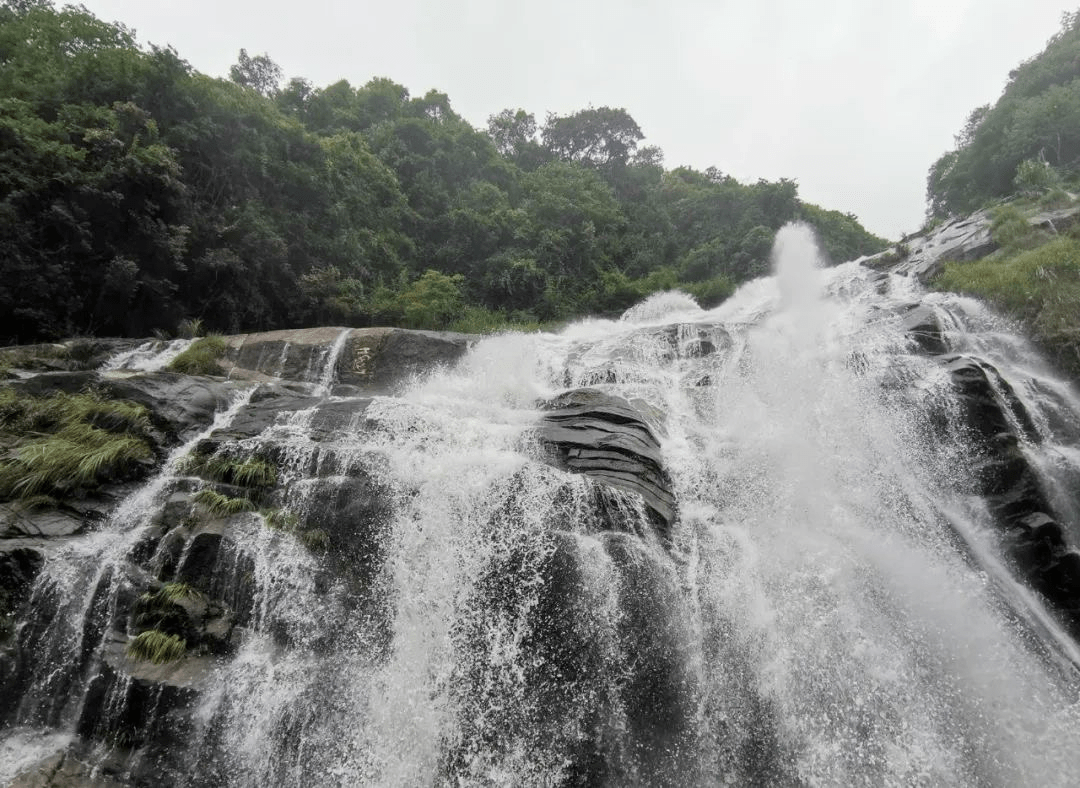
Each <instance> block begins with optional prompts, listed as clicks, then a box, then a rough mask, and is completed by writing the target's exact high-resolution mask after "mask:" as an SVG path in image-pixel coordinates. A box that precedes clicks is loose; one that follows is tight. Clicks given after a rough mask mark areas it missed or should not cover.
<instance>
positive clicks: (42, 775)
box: [8, 749, 131, 788]
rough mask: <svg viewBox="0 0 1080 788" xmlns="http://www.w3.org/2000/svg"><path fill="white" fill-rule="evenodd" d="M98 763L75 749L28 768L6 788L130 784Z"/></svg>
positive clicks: (116, 786) (113, 787)
mask: <svg viewBox="0 0 1080 788" xmlns="http://www.w3.org/2000/svg"><path fill="white" fill-rule="evenodd" d="M97 761H98V759H97V758H95V757H93V756H87V755H79V754H77V753H75V752H74V749H72V750H64V751H62V752H59V753H56V754H54V755H50V756H48V757H45V758H42V759H41V760H40V761H39V762H38V763H36V764H33V765H32V766H29V767H28V768H27V769H25V770H24V771H23V772H22V773H21V774H19V775H18V776H16V777H15V779H14V780H12V781H11V783H9V785H8V788H123V786H129V785H130V784H131V783H130V782H128V781H127V780H125V779H123V778H122V777H121V776H120V775H115V776H114V775H112V774H110V773H108V772H106V771H105V770H103V769H102V768H101V765H100V763H98V762H97Z"/></svg>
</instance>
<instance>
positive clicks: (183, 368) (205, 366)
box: [168, 334, 227, 375]
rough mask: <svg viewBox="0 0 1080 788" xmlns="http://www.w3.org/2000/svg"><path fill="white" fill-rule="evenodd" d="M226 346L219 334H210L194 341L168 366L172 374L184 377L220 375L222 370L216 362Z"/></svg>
mask: <svg viewBox="0 0 1080 788" xmlns="http://www.w3.org/2000/svg"><path fill="white" fill-rule="evenodd" d="M226 348H227V345H226V344H225V339H224V338H223V337H222V336H221V335H219V334H210V335H209V336H205V337H202V338H201V339H197V340H195V342H193V343H192V345H191V347H189V348H188V349H187V350H185V351H184V352H183V353H181V354H180V355H178V356H177V357H176V358H174V359H173V360H172V362H171V363H170V364H169V367H168V369H169V370H170V371H172V372H180V373H182V374H184V375H220V374H222V372H223V370H222V369H221V365H220V364H219V363H218V361H219V360H220V359H221V357H222V356H224V355H225V350H226Z"/></svg>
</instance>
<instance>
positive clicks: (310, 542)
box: [259, 509, 330, 553]
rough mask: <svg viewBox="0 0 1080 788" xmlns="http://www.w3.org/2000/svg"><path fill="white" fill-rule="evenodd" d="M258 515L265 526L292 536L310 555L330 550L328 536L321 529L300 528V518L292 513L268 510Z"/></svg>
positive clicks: (283, 510) (281, 510) (282, 510)
mask: <svg viewBox="0 0 1080 788" xmlns="http://www.w3.org/2000/svg"><path fill="white" fill-rule="evenodd" d="M259 514H260V515H261V516H262V519H263V522H264V523H266V525H267V526H269V527H270V528H274V529H276V530H278V531H282V532H283V533H287V534H289V535H291V536H294V537H295V538H296V539H298V540H299V541H300V543H301V544H302V545H304V547H306V548H307V549H308V550H309V551H311V552H312V553H325V552H326V551H327V550H329V549H330V534H328V533H327V532H326V531H325V530H323V529H322V528H309V527H304V526H302V525H301V524H300V518H299V517H297V516H296V515H295V514H294V513H293V512H290V511H287V510H285V509H268V510H263V511H261V512H259Z"/></svg>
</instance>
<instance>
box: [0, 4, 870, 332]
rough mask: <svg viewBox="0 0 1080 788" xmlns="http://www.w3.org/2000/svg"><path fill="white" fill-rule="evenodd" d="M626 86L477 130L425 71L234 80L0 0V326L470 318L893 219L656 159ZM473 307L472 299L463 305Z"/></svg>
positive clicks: (584, 304) (836, 239) (662, 277)
mask: <svg viewBox="0 0 1080 788" xmlns="http://www.w3.org/2000/svg"><path fill="white" fill-rule="evenodd" d="M643 142H644V134H643V132H642V130H641V129H640V128H639V127H638V125H637V123H636V122H635V121H634V119H633V118H632V117H631V116H630V114H629V113H628V112H627V111H626V110H624V109H617V108H609V107H598V108H593V107H590V108H588V109H584V110H582V111H580V112H576V113H573V114H571V115H567V116H555V115H551V116H549V117H547V118H546V119H545V120H544V122H543V123H538V122H537V120H536V118H535V117H534V116H533V115H531V114H529V113H526V112H524V111H523V110H509V109H508V110H505V111H503V112H501V113H498V114H496V115H494V116H492V117H491V119H490V122H489V125H488V128H487V129H486V130H478V129H476V128H474V127H472V126H471V125H470V124H469V123H467V122H466V121H464V120H463V119H462V118H461V117H459V116H458V115H457V114H456V113H455V112H454V110H453V108H452V106H451V103H450V99H449V97H448V96H447V95H446V94H444V93H440V92H438V91H436V90H431V91H429V92H427V93H426V94H425V95H423V96H411V95H410V94H409V91H408V90H407V89H406V88H405V87H403V86H402V85H399V84H396V83H395V82H393V81H391V80H389V79H385V78H375V79H372V80H371V81H369V82H368V83H367V84H365V85H363V86H361V87H354V86H353V85H350V84H349V83H348V82H346V81H340V82H337V83H335V84H332V85H327V86H323V87H317V86H314V85H312V84H311V83H310V82H308V81H306V80H304V79H301V78H293V79H291V80H288V81H287V82H284V84H283V81H282V78H281V72H280V69H279V68H278V67H277V66H276V65H275V64H274V63H273V61H272V60H270V58H269V57H267V56H264V55H257V56H249V55H248V54H247V53H246V52H244V51H241V53H240V59H239V61H238V63H237V64H236V65H235V66H234V67H233V69H232V72H231V80H222V79H214V78H211V77H209V76H206V75H204V74H200V73H198V72H197V71H195V70H194V69H192V67H191V66H190V65H189V64H188V63H187V62H185V61H184V60H183V58H182V57H181V54H180V53H178V52H176V51H174V50H173V49H171V48H167V47H166V48H162V47H158V46H153V45H150V46H149V47H143V46H140V45H139V44H138V43H137V42H136V40H135V38H134V35H133V33H132V32H131V31H130V30H128V29H126V28H125V27H123V26H122V25H118V24H109V23H106V22H103V21H101V20H99V19H97V18H95V17H94V16H93V15H91V14H90V13H88V12H87V11H85V10H84V9H80V8H76V7H67V8H64V9H62V10H57V9H56V8H54V7H53V6H52V5H51V4H50V3H48V2H44V0H3V2H0V340H3V341H7V342H14V341H18V342H26V341H30V340H33V339H42V338H55V337H61V336H71V335H73V334H90V335H99V336H101V335H123V336H145V335H147V334H149V333H151V332H152V331H158V332H163V333H171V332H173V331H175V330H176V328H177V326H178V324H179V323H180V322H181V321H182V320H184V319H188V320H199V321H202V323H203V325H205V327H207V328H208V329H212V330H218V331H233V332H235V331H241V330H244V331H249V330H265V329H274V328H284V327H297V326H307V325H317V324H326V323H343V324H348V325H356V326H366V325H376V324H392V325H402V326H409V327H415V328H445V327H451V326H452V327H456V328H459V329H465V330H484V329H487V328H490V327H492V326H495V325H499V324H502V323H505V322H506V321H513V322H515V323H516V324H519V325H523V324H532V323H535V322H536V321H555V320H563V319H567V318H569V317H572V316H575V315H581V314H587V313H610V312H615V311H619V310H622V309H624V308H626V307H627V306H629V305H630V304H632V303H634V302H635V301H637V300H639V299H640V298H641V297H642V296H644V295H646V294H648V293H650V292H653V291H656V290H659V289H665V288H670V287H673V286H676V285H678V286H680V287H683V288H684V289H686V290H688V291H689V292H691V293H692V294H694V295H695V296H696V297H697V298H698V299H699V300H700V301H701V302H702V303H704V304H714V303H717V302H719V301H720V300H722V299H723V298H725V297H726V296H727V295H728V294H730V293H731V292H732V290H733V289H734V286H735V285H737V284H738V283H739V282H741V281H743V280H745V279H748V278H751V277H753V276H755V275H757V274H759V273H761V272H763V271H764V270H766V266H767V261H768V253H769V249H770V246H771V244H772V240H773V236H774V235H775V232H776V230H777V229H778V228H779V227H781V226H782V225H783V224H784V223H786V222H788V221H791V220H793V219H800V218H801V219H803V220H805V221H807V222H809V223H810V224H812V225H813V226H814V227H815V228H817V230H818V232H819V234H820V236H821V238H822V242H823V244H824V246H825V249H826V251H827V254H828V255H829V256H830V258H831V259H832V260H833V261H834V262H839V261H842V260H846V259H850V258H853V257H857V256H859V255H861V254H865V253H869V252H874V251H878V250H880V249H881V248H883V246H884V242H883V241H882V240H881V239H879V238H875V237H874V236H872V235H871V234H869V233H867V232H866V231H865V230H864V229H863V228H862V227H861V226H860V225H859V223H858V221H857V220H856V219H855V217H853V216H851V215H847V214H841V213H838V212H835V211H828V210H824V209H822V208H819V207H817V206H814V205H809V204H806V203H803V202H802V201H800V200H799V199H798V188H797V185H796V183H795V182H793V181H791V180H785V179H781V180H779V181H776V182H770V181H764V180H761V181H758V182H757V183H751V184H743V183H740V182H738V181H737V180H735V179H734V178H732V177H730V176H727V175H724V174H723V173H721V172H720V171H719V170H717V169H715V168H710V169H708V170H706V171H705V172H699V171H696V170H693V169H689V168H684V167H679V168H675V169H671V170H668V169H665V168H664V166H663V164H662V162H663V156H662V153H661V151H660V150H659V149H658V148H656V147H652V146H646V145H643ZM463 314H464V316H465V319H464V321H462V320H461V316H462V315H463Z"/></svg>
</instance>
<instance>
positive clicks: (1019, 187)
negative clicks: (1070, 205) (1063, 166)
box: [1013, 159, 1061, 197]
mask: <svg viewBox="0 0 1080 788" xmlns="http://www.w3.org/2000/svg"><path fill="white" fill-rule="evenodd" d="M1013 186H1015V187H1016V191H1018V192H1019V193H1020V194H1025V195H1028V196H1031V197H1034V196H1037V195H1039V194H1043V193H1044V192H1048V191H1052V190H1054V189H1058V188H1059V187H1060V186H1061V176H1060V175H1059V174H1058V172H1057V170H1055V169H1054V168H1053V167H1051V166H1050V165H1049V164H1047V163H1046V162H1045V161H1041V160H1039V159H1028V160H1026V161H1022V162H1020V164H1019V166H1017V168H1016V177H1015V178H1014V179H1013Z"/></svg>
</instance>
